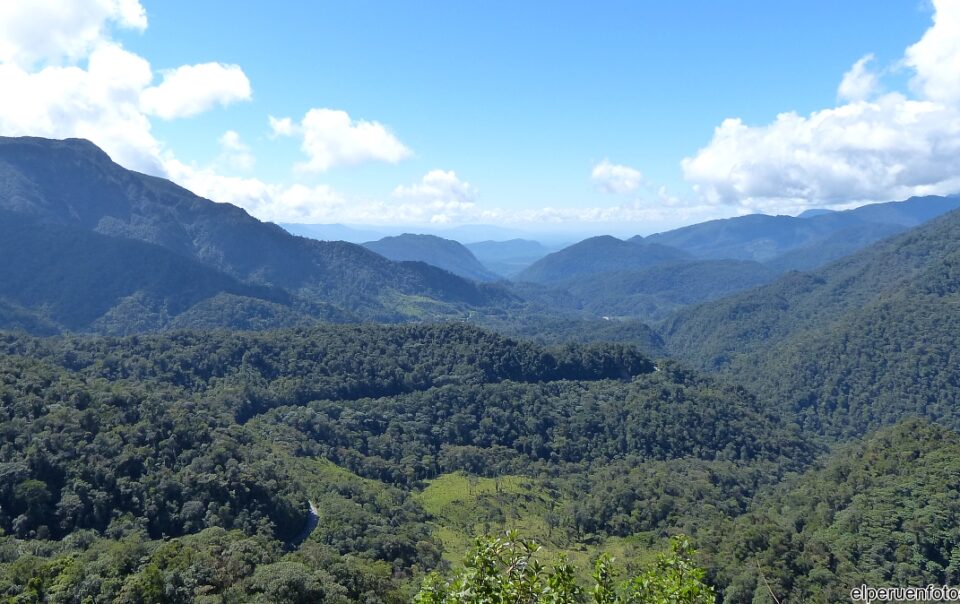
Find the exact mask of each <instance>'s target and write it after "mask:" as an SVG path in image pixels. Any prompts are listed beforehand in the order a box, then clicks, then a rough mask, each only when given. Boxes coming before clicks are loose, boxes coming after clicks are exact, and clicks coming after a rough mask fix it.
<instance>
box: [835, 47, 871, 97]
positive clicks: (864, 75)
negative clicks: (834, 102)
mask: <svg viewBox="0 0 960 604" xmlns="http://www.w3.org/2000/svg"><path fill="white" fill-rule="evenodd" d="M873 59H874V56H873V55H872V54H869V55H866V56H864V57H861V58H860V60H859V61H857V62H856V63H854V64H853V67H851V68H850V71H848V72H847V73H845V74H843V79H842V80H841V81H840V87H839V88H838V89H837V98H839V99H840V100H843V101H865V100H867V99H868V98H870V97H872V96H873V95H874V93H876V91H877V89H878V88H879V84H880V82H879V79H878V78H877V74H875V73H873V72H872V71H870V69H869V68H868V67H867V63H869V62H870V61H872V60H873Z"/></svg>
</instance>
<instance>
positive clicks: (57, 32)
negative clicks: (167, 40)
mask: <svg viewBox="0 0 960 604" xmlns="http://www.w3.org/2000/svg"><path fill="white" fill-rule="evenodd" d="M111 23H114V24H116V25H119V26H120V27H124V28H128V29H136V30H140V31H143V30H144V29H146V27H147V15H146V11H144V9H143V7H142V6H141V5H140V3H139V2H138V1H137V0H3V2H0V63H13V64H16V65H19V66H21V67H24V68H30V67H32V66H34V65H35V64H37V63H52V64H58V63H61V62H63V61H66V62H68V63H69V62H73V61H76V60H78V59H81V58H84V57H86V56H87V55H88V54H89V53H90V52H91V51H92V50H93V49H94V48H95V47H97V46H99V44H100V43H101V42H102V41H103V40H104V39H106V38H107V29H108V27H109V25H110V24H111Z"/></svg>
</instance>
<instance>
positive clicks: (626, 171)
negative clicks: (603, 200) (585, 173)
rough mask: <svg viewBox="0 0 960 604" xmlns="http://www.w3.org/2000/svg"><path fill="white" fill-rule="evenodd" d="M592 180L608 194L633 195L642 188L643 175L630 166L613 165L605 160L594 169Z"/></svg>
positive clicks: (591, 175)
mask: <svg viewBox="0 0 960 604" xmlns="http://www.w3.org/2000/svg"><path fill="white" fill-rule="evenodd" d="M590 178H591V180H593V182H594V184H596V185H597V186H598V187H600V190H602V191H604V192H606V193H618V194H623V193H632V192H633V191H636V190H637V189H639V188H640V184H641V183H642V182H643V175H642V174H641V173H640V171H639V170H636V169H634V168H631V167H630V166H623V165H618V164H612V163H610V162H609V161H608V160H606V159H605V160H603V161H602V162H600V163H599V164H597V165H596V166H594V167H593V171H592V172H591V173H590Z"/></svg>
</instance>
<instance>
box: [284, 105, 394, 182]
mask: <svg viewBox="0 0 960 604" xmlns="http://www.w3.org/2000/svg"><path fill="white" fill-rule="evenodd" d="M269 122H270V129H271V131H272V132H273V134H274V136H294V135H297V136H300V137H302V142H301V145H300V148H301V149H302V150H303V152H304V154H306V156H307V158H308V159H307V161H305V162H302V163H300V164H297V168H298V169H300V170H302V171H305V172H326V171H327V170H329V169H330V168H333V167H335V166H352V165H357V164H361V163H365V162H369V161H382V162H387V163H391V164H395V163H397V162H399V161H401V160H403V159H406V158H407V157H410V155H411V151H410V149H408V148H407V147H406V145H404V144H403V143H401V142H400V140H399V139H397V137H396V136H394V135H393V133H391V132H390V130H389V129H388V128H387V127H386V126H384V125H383V124H381V123H379V122H369V121H365V120H354V119H353V118H351V117H350V114H348V113H347V112H346V111H340V110H336V109H311V110H310V111H308V112H307V114H306V115H305V116H304V117H303V120H301V122H300V123H299V124H294V122H293V120H291V119H290V118H288V117H285V118H276V117H274V116H272V115H271V116H270V117H269Z"/></svg>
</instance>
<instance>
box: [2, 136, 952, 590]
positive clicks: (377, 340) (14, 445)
mask: <svg viewBox="0 0 960 604" xmlns="http://www.w3.org/2000/svg"><path fill="white" fill-rule="evenodd" d="M958 203H960V198H958V197H925V198H914V199H910V200H907V201H904V202H896V203H887V204H877V205H874V206H865V207H862V208H858V209H856V210H850V211H845V212H832V211H812V212H808V213H805V214H804V215H802V216H800V217H796V218H794V217H784V216H745V217H739V218H733V219H728V220H722V221H711V222H708V223H703V224H700V225H692V226H690V227H685V228H684V229H677V230H676V231H670V232H667V233H661V234H657V235H651V236H649V237H639V236H638V237H634V238H631V239H628V240H621V239H617V238H614V237H606V236H601V237H594V238H589V239H587V240H584V241H581V242H579V243H576V244H574V245H572V246H568V247H566V248H564V249H561V250H558V251H555V252H553V253H547V252H548V251H549V250H547V249H546V248H545V247H543V246H540V245H539V244H537V243H536V242H530V241H503V242H490V241H484V242H480V243H475V244H471V245H468V246H465V245H461V244H459V243H456V242H454V241H449V240H445V239H441V238H439V237H436V236H433V235H402V236H397V237H388V238H386V239H380V240H378V241H372V242H368V243H367V245H366V246H361V245H355V244H352V243H347V242H343V241H318V240H313V239H308V238H304V237H298V236H295V235H292V234H290V233H289V232H287V231H285V230H284V229H282V228H280V227H279V226H276V225H273V224H270V223H264V222H261V221H259V220H256V219H255V218H253V217H251V216H249V215H248V214H247V213H246V212H244V211H243V210H241V209H240V208H237V207H234V206H231V205H228V204H218V203H215V202H212V201H210V200H206V199H202V198H200V197H197V196H196V195H194V194H192V193H190V192H189V191H186V190H185V189H183V188H181V187H178V186H176V185H174V184H172V183H170V182H168V181H165V180H162V179H159V178H154V177H150V176H146V175H143V174H138V173H136V172H131V171H128V170H125V169H123V168H121V167H120V166H118V165H116V164H115V163H113V162H112V161H111V160H110V159H109V158H108V157H107V156H106V155H105V154H103V152H102V151H100V150H99V149H97V148H96V147H94V146H93V145H91V144H90V143H88V142H86V141H81V140H65V141H50V140H45V139H36V138H19V139H9V138H7V139H0V255H2V258H3V262H2V263H0V329H2V331H0V477H2V480H0V593H2V594H4V595H5V596H9V597H10V598H13V599H15V600H16V601H45V599H46V600H49V601H81V600H82V599H83V598H88V599H90V600H91V601H93V600H97V601H99V600H103V601H129V602H166V601H173V602H189V601H211V602H214V601H236V602H247V601H333V602H357V601H367V602H372V601H382V602H403V601H409V598H410V596H411V594H413V593H415V592H416V590H417V588H418V586H419V585H421V584H423V583H422V582H423V579H424V575H425V574H426V573H427V572H428V571H430V570H432V569H440V570H441V571H443V570H444V569H445V568H447V567H448V565H449V564H455V563H456V562H457V560H458V559H461V558H463V557H465V556H468V555H469V552H470V551H471V550H470V548H471V547H480V548H482V547H483V545H479V546H478V545H475V543H476V541H475V537H478V536H481V535H483V534H489V533H502V532H503V531H505V530H507V529H508V528H509V529H520V530H522V531H524V532H525V533H527V534H528V535H532V536H534V537H535V538H536V539H537V540H538V541H539V542H540V543H542V544H543V550H542V555H543V556H545V559H547V558H546V557H552V556H556V555H560V554H562V555H564V556H566V557H567V559H570V560H574V561H575V562H577V563H578V564H581V563H583V562H588V563H589V561H591V560H600V564H601V566H600V567H599V568H600V569H601V570H602V569H603V568H606V567H604V566H603V565H604V564H613V563H611V562H606V560H608V559H607V558H604V557H601V554H602V553H615V554H617V556H619V557H620V558H621V559H623V560H627V561H632V560H646V559H653V558H655V557H656V556H657V555H658V554H660V553H662V551H663V550H664V549H665V547H666V544H665V539H664V538H663V537H664V536H665V535H678V534H684V535H687V536H688V538H689V539H690V541H691V542H694V543H696V545H697V547H698V548H700V554H698V555H697V556H695V557H693V556H691V557H690V558H684V559H683V561H682V563H681V562H676V561H675V562H676V563H675V564H674V566H673V568H676V567H677V565H678V564H679V565H680V566H682V568H683V569H684V572H687V571H688V570H689V571H690V573H691V574H692V575H696V576H698V577H702V578H703V580H704V581H706V582H708V583H709V584H710V585H711V586H712V588H713V589H715V590H716V594H717V601H721V602H724V603H727V604H751V603H758V602H770V601H773V600H779V601H791V602H824V603H827V602H836V601H840V600H842V599H844V598H846V597H847V595H848V593H849V590H850V587H851V585H856V584H857V582H860V581H869V582H871V583H872V584H875V585H881V584H883V583H884V582H887V581H889V582H894V583H897V584H902V585H928V584H931V583H933V584H937V585H943V584H951V583H952V584H955V582H956V581H957V580H960V554H958V552H960V532H958V530H957V526H958V519H960V503H958V502H960V497H958V493H960V485H958V483H957V479H956V477H957V476H958V472H960V462H958V459H960V436H958V434H957V431H958V430H960V405H958V404H957V399H958V397H957V392H958V389H960V353H958V351H960V209H955V208H956V207H957V205H958ZM537 255H539V256H540V257H539V258H537V259H536V260H532V261H531V264H530V265H529V266H528V267H527V268H525V269H523V270H522V271H521V272H519V273H518V274H516V276H515V278H514V280H513V281H502V280H500V281H497V282H494V283H482V282H479V281H478V279H483V278H488V279H493V278H495V277H494V275H493V271H490V270H488V269H489V267H486V268H485V267H483V265H482V262H483V261H484V259H486V261H488V262H493V261H494V260H495V259H499V260H500V261H503V262H505V263H509V262H511V261H513V260H516V259H519V258H528V259H532V258H533V257H534V256H537ZM391 257H393V258H396V259H397V260H392V259H391ZM428 261H429V262H433V263H435V264H445V265H446V267H445V268H444V267H440V266H434V265H431V264H430V263H429V262H428ZM470 271H473V272H472V273H471V272H470ZM456 272H459V273H461V275H457V274H455V273H456ZM464 275H466V276H464ZM639 318H643V319H644V321H646V322H644V321H640V320H638V319H639ZM451 319H452V320H451ZM374 322H381V323H388V322H389V323H403V324H394V325H382V324H381V325H376V324H372V323H374ZM471 323H474V324H475V325H473V324H471ZM15 332H31V333H32V334H33V335H31V334H24V333H15ZM47 335H56V337H37V336H47ZM681 541H682V539H681ZM480 543H481V544H482V543H484V542H483V541H481V542H480ZM470 559H472V560H477V557H476V555H474V556H473V557H472V558H470ZM661 560H663V558H661ZM694 562H695V563H696V564H697V565H700V566H701V567H702V568H703V571H702V572H701V571H700V570H697V569H695V568H694V567H693V566H690V565H692V564H693V563H694ZM661 566H662V568H661V570H663V568H668V567H669V565H668V564H666V563H664V564H663V565H661ZM571 568H572V567H571ZM610 568H612V567H610ZM624 569H625V570H626V571H628V572H633V570H632V567H631V566H629V565H627V566H625V567H624ZM564 572H567V573H568V574H571V573H573V572H575V571H573V570H568V571H564ZM587 572H589V571H587ZM598 574H599V573H598ZM571 576H572V575H571ZM432 580H433V579H428V582H429V581H432ZM438 580H439V579H438ZM428 584H429V583H428ZM424 589H427V588H424ZM422 593H423V592H422ZM711 598H712V596H711ZM710 601H713V600H712V599H711V600H710Z"/></svg>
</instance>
